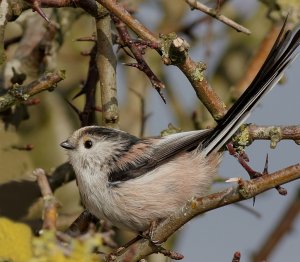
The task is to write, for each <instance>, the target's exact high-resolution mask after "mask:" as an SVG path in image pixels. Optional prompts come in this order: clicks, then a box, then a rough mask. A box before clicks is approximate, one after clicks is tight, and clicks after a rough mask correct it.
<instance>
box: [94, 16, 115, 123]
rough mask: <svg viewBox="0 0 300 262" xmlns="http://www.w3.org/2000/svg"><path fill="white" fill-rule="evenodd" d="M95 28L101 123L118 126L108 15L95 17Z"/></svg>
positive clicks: (113, 60)
mask: <svg viewBox="0 0 300 262" xmlns="http://www.w3.org/2000/svg"><path fill="white" fill-rule="evenodd" d="M96 28H97V56H96V63H97V67H98V73H99V80H100V89H101V104H102V119H103V123H102V124H103V125H104V126H107V127H112V128H118V121H119V112H118V100H117V85H116V66H117V61H116V57H115V54H114V51H113V45H112V34H111V18H110V16H109V15H108V14H107V15H106V16H104V17H102V18H100V19H96Z"/></svg>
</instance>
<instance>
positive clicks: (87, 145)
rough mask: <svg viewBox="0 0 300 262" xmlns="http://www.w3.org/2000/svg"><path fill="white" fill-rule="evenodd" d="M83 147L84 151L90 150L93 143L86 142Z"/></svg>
mask: <svg viewBox="0 0 300 262" xmlns="http://www.w3.org/2000/svg"><path fill="white" fill-rule="evenodd" d="M83 145H84V147H85V148H86V149H90V148H91V147H92V146H93V142H92V141H91V140H86V141H84V144H83Z"/></svg>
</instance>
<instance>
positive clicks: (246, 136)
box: [233, 124, 300, 149]
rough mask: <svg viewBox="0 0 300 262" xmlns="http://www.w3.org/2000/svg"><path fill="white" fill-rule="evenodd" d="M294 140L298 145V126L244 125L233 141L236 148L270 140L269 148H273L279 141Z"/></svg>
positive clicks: (299, 135) (299, 129)
mask: <svg viewBox="0 0 300 262" xmlns="http://www.w3.org/2000/svg"><path fill="white" fill-rule="evenodd" d="M287 139H289V140H294V141H295V143H297V144H300V126H299V125H293V126H258V125H255V124H251V125H244V126H243V127H242V128H240V134H238V135H237V136H236V137H235V138H234V139H233V141H234V143H235V144H237V145H238V146H243V147H244V146H248V145H250V144H251V143H252V142H253V141H254V140H270V141H271V144H270V146H271V148H273V149H274V148H275V147H276V145H277V143H278V142H279V141H281V140H287Z"/></svg>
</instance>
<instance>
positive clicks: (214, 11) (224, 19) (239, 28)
mask: <svg viewBox="0 0 300 262" xmlns="http://www.w3.org/2000/svg"><path fill="white" fill-rule="evenodd" d="M185 2H186V3H187V4H188V5H190V6H191V8H192V9H198V10H200V11H201V12H203V13H205V14H207V15H210V16H212V17H214V18H216V19H217V20H219V21H221V22H222V23H224V24H226V25H228V26H230V27H232V28H233V29H235V30H236V31H238V32H242V33H245V34H247V35H250V34H251V31H250V30H249V29H247V28H246V27H244V26H242V25H240V24H238V23H236V22H234V21H233V20H231V19H229V18H228V17H226V16H224V15H221V14H219V12H218V9H213V8H209V7H207V6H206V5H204V4H202V3H200V2H198V1H196V0H185Z"/></svg>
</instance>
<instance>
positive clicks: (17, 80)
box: [10, 67, 26, 85]
mask: <svg viewBox="0 0 300 262" xmlns="http://www.w3.org/2000/svg"><path fill="white" fill-rule="evenodd" d="M12 71H13V76H12V78H11V79H10V82H11V83H12V84H13V85H14V84H18V85H22V84H23V82H24V81H25V80H26V74H24V73H18V72H17V71H16V69H15V68H14V67H13V68H12Z"/></svg>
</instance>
